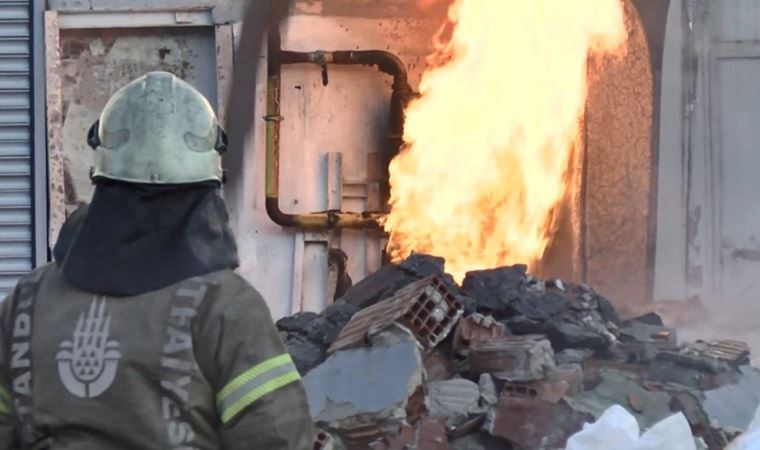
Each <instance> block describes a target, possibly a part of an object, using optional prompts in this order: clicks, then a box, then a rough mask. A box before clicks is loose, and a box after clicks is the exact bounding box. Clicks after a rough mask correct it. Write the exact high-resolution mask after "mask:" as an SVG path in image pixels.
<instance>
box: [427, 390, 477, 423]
mask: <svg viewBox="0 0 760 450" xmlns="http://www.w3.org/2000/svg"><path fill="white" fill-rule="evenodd" d="M427 388H428V396H427V407H428V411H429V412H430V416H431V417H436V418H439V419H442V420H444V421H445V422H446V425H447V426H449V427H455V426H458V425H460V424H461V423H463V422H464V421H465V420H467V417H468V416H469V415H470V414H477V413H482V412H485V410H484V408H481V407H480V387H479V386H478V385H477V384H475V383H473V382H472V381H470V380H465V379H454V380H446V381H436V382H433V383H429V384H428V385H427Z"/></svg>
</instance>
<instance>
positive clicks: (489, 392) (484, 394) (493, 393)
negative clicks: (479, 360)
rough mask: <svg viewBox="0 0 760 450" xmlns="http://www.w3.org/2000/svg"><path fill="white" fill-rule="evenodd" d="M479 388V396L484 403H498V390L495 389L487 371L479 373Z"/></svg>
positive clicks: (491, 404)
mask: <svg viewBox="0 0 760 450" xmlns="http://www.w3.org/2000/svg"><path fill="white" fill-rule="evenodd" d="M478 387H479V388H480V398H481V401H482V403H483V404H484V405H488V406H493V405H496V404H497V403H499V391H498V390H497V389H496V383H494V381H493V377H491V375H489V374H487V373H483V374H480V379H479V380H478Z"/></svg>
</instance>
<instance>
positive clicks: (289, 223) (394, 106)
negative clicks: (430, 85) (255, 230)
mask: <svg viewBox="0 0 760 450" xmlns="http://www.w3.org/2000/svg"><path fill="white" fill-rule="evenodd" d="M268 59H269V64H268V70H267V111H266V116H265V117H264V120H265V121H266V210H267V214H268V215H269V218H270V219H272V221H273V222H274V223H276V224H278V225H280V226H282V227H297V228H303V229H336V228H353V229H371V228H379V227H380V224H379V219H381V218H382V217H383V216H384V214H383V213H382V212H364V213H352V212H343V211H323V212H314V213H305V214H288V213H285V212H283V211H282V210H281V209H280V198H279V195H280V173H279V169H280V167H279V165H280V122H281V121H282V116H281V115H280V94H281V71H282V70H281V69H282V66H283V65H285V64H302V63H306V64H317V65H320V66H322V68H323V70H324V72H323V73H324V75H323V76H324V79H325V82H326V81H327V72H326V66H327V64H338V65H368V66H376V67H377V68H378V69H379V70H380V71H381V72H383V73H387V74H389V75H392V76H393V86H392V88H393V95H392V97H391V124H390V128H391V135H392V136H391V137H392V138H394V139H397V140H398V142H399V143H400V139H401V136H402V134H403V111H404V107H405V105H406V102H408V101H409V100H410V99H411V98H412V97H413V96H414V95H415V94H414V92H413V91H412V89H411V87H410V86H409V82H408V79H407V73H406V68H405V67H404V63H403V62H402V61H401V60H400V59H399V58H398V57H397V56H396V55H393V54H392V53H389V52H384V51H378V50H368V51H336V52H321V51H318V52H290V51H282V50H281V48H280V37H279V34H278V33H276V32H272V33H271V35H270V39H269V55H268ZM398 148H399V147H398V145H397V146H396V148H395V149H391V151H389V152H388V153H389V156H388V159H387V162H390V159H391V158H392V156H393V155H395V153H396V152H398ZM390 153H392V154H390Z"/></svg>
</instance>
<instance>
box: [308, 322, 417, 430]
mask: <svg viewBox="0 0 760 450" xmlns="http://www.w3.org/2000/svg"><path fill="white" fill-rule="evenodd" d="M422 373H423V369H422V357H421V355H420V350H419V345H418V344H417V342H416V341H415V340H414V339H412V338H411V337H408V338H407V339H405V340H404V339H398V340H395V341H391V342H389V341H384V342H383V343H377V346H375V347H369V348H359V349H353V350H345V351H341V352H336V353H334V354H333V355H331V356H330V357H329V358H328V359H327V361H325V362H324V363H323V364H322V365H320V366H318V367H317V368H315V369H313V370H312V371H311V372H309V374H308V375H307V376H306V377H304V385H305V387H306V393H307V395H308V399H309V406H310V411H311V415H312V418H313V419H314V421H315V422H316V424H317V425H318V426H320V427H321V428H323V429H325V430H328V431H331V432H335V433H336V434H338V435H340V434H341V432H344V431H346V430H356V429H365V428H367V427H373V428H374V427H376V428H377V431H378V434H384V432H385V431H391V430H396V429H398V428H399V427H400V426H401V425H403V424H404V423H405V419H406V410H405V408H406V406H407V400H408V399H409V397H410V396H411V395H412V393H414V392H415V390H417V388H418V387H419V386H420V385H421V384H422ZM368 434H371V433H368Z"/></svg>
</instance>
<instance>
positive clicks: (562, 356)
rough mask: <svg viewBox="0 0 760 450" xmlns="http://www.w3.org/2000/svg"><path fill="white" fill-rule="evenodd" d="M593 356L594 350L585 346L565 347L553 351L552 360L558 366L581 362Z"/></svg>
mask: <svg viewBox="0 0 760 450" xmlns="http://www.w3.org/2000/svg"><path fill="white" fill-rule="evenodd" d="M592 356H594V351H593V350H589V349H587V348H567V349H565V350H560V351H558V352H556V353H554V360H555V361H556V363H557V365H558V366H561V365H563V364H583V362H584V361H586V360H587V359H589V358H591V357H592Z"/></svg>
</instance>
